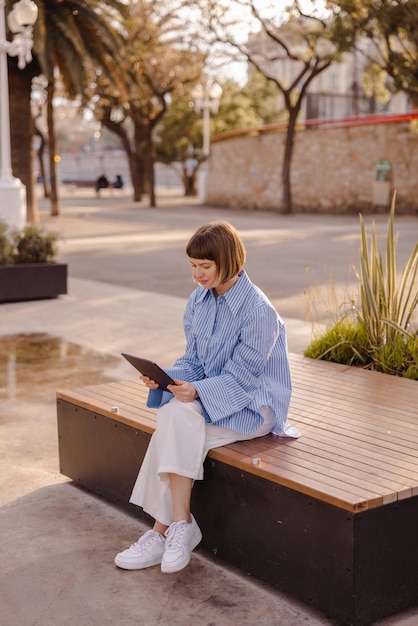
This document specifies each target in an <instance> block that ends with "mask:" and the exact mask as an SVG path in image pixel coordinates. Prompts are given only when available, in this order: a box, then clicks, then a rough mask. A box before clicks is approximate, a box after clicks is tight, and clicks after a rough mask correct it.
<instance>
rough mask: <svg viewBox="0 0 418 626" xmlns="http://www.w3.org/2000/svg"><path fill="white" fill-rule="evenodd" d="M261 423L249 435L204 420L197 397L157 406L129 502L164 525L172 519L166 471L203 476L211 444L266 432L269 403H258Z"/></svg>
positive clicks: (269, 424)
mask: <svg viewBox="0 0 418 626" xmlns="http://www.w3.org/2000/svg"><path fill="white" fill-rule="evenodd" d="M260 413H261V414H262V415H263V417H264V423H263V424H262V426H261V427H260V428H259V429H258V430H256V431H255V432H254V433H251V434H250V435H243V434H242V433H238V432H236V431H234V430H229V429H228V428H220V427H219V426H215V425H213V424H207V423H206V422H205V419H204V417H203V415H202V405H201V404H200V402H198V401H197V400H194V401H193V402H180V401H179V400H177V399H176V398H173V399H172V400H170V402H168V403H167V404H165V405H164V406H162V407H161V408H160V409H158V413H157V428H156V430H155V432H154V434H153V435H152V437H151V441H150V443H149V446H148V450H147V452H146V454H145V457H144V460H143V462H142V466H141V469H140V471H139V474H138V478H137V479H136V482H135V485H134V487H133V490H132V494H131V497H130V502H132V503H133V504H136V505H138V506H141V507H142V508H143V509H144V511H145V512H146V513H148V514H149V515H151V517H153V518H154V519H155V520H158V521H159V522H161V523H162V524H164V525H165V526H169V525H170V524H171V523H172V521H173V509H172V502H171V492H170V482H169V479H168V474H178V475H180V476H187V477H188V478H191V479H193V480H202V479H203V462H204V460H205V458H206V455H207V453H208V452H209V450H211V449H212V448H218V447H219V446H224V445H227V444H228V443H233V442H234V441H242V440H246V439H255V438H256V437H262V436H263V435H266V434H267V433H269V432H270V430H271V428H272V426H273V422H274V416H273V414H272V412H271V410H270V408H269V407H262V408H261V410H260Z"/></svg>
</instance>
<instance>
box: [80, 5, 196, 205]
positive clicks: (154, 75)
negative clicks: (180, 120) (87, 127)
mask: <svg viewBox="0 0 418 626" xmlns="http://www.w3.org/2000/svg"><path fill="white" fill-rule="evenodd" d="M187 4H188V2H185V1H184V0H174V1H171V2H168V3H167V1H163V0H148V1H144V0H137V1H136V2H134V3H132V4H131V9H130V10H131V15H132V19H131V20H130V21H129V23H127V29H126V39H125V59H124V61H123V64H122V66H121V68H120V72H119V73H120V77H121V85H119V86H117V87H115V86H114V85H113V84H112V83H111V82H110V81H109V80H108V79H107V78H106V77H103V76H102V75H101V73H100V72H99V73H96V78H95V83H94V86H93V91H92V95H91V103H92V104H91V108H92V110H93V111H94V114H95V116H96V117H97V119H98V120H99V121H100V122H101V123H102V124H103V126H105V127H106V128H107V129H109V130H110V131H112V132H114V133H116V134H117V135H118V136H119V137H120V139H121V142H122V145H123V147H124V149H125V151H126V154H127V157H128V163H129V168H130V174H131V180H132V185H133V188H134V201H136V202H139V201H140V200H141V198H142V194H143V192H144V189H145V187H146V190H147V192H148V193H149V198H150V206H155V204H156V199H155V185H154V162H155V158H156V155H155V147H154V132H155V129H156V127H157V125H158V123H159V122H160V120H161V119H162V118H163V116H164V115H165V114H166V111H167V109H168V106H169V103H170V101H171V100H172V98H173V97H175V96H173V94H180V93H182V91H183V90H184V89H185V86H186V85H188V84H189V83H193V82H195V81H196V80H197V78H198V77H199V76H200V74H201V71H202V67H203V62H204V55H203V54H202V53H201V52H200V51H199V50H198V48H197V46H196V33H194V32H193V30H192V28H190V29H188V30H186V31H185V28H184V21H183V19H181V10H182V9H184V7H185V6H186V5H187Z"/></svg>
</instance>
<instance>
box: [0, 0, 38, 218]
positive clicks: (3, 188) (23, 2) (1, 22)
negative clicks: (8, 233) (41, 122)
mask: <svg viewBox="0 0 418 626" xmlns="http://www.w3.org/2000/svg"><path fill="white" fill-rule="evenodd" d="M37 17H38V7H37V6H36V4H35V3H34V2H32V0H19V1H18V2H16V3H15V4H14V6H13V8H12V10H11V11H10V13H9V14H8V16H7V24H8V26H9V29H10V30H11V32H12V33H13V34H14V36H13V39H12V41H7V39H6V22H5V2H4V0H0V144H1V161H0V166H1V167H0V220H2V221H3V222H5V223H6V224H7V225H8V226H9V228H11V229H18V230H21V229H22V228H23V226H24V224H25V222H26V189H25V186H24V185H23V183H22V181H20V180H19V179H18V178H15V177H14V176H13V173H12V166H11V161H12V159H11V150H10V115H9V81H8V73H7V55H8V54H9V55H10V56H17V58H18V68H19V69H21V70H22V69H24V67H25V66H26V64H27V63H30V61H31V60H32V54H31V50H32V45H33V39H32V27H33V24H34V23H35V22H36V18H37Z"/></svg>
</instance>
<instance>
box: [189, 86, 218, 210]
mask: <svg viewBox="0 0 418 626" xmlns="http://www.w3.org/2000/svg"><path fill="white" fill-rule="evenodd" d="M192 95H193V98H194V101H195V111H196V113H200V112H201V111H203V155H204V157H205V162H204V164H203V168H202V169H201V170H200V177H199V196H200V199H201V200H206V199H207V196H208V187H207V186H208V173H209V154H210V114H211V113H213V114H216V113H217V112H218V110H219V103H220V101H221V95H222V87H221V86H220V85H218V83H212V84H211V85H205V86H203V85H196V87H195V88H194V90H193V94H192Z"/></svg>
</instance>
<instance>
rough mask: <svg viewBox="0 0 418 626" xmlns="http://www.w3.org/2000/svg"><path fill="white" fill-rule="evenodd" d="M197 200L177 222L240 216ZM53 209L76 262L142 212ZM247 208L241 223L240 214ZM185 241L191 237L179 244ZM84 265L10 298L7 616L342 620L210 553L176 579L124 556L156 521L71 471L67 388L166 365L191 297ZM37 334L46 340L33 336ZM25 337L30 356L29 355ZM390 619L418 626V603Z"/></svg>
mask: <svg viewBox="0 0 418 626" xmlns="http://www.w3.org/2000/svg"><path fill="white" fill-rule="evenodd" d="M161 202H162V205H163V207H165V209H163V211H162V213H161V216H162V217H163V216H164V210H165V211H166V213H165V216H167V211H169V210H172V208H175V207H176V202H178V205H177V206H182V207H184V199H177V200H175V199H173V198H172V197H170V196H168V195H167V196H165V195H164V196H163V197H162V198H161ZM170 207H171V208H170ZM106 208H108V213H107V214H106V210H104V209H106ZM186 208H187V211H186V212H185V213H182V214H181V215H180V213H181V212H180V211H179V217H178V220H179V221H180V222H181V220H182V219H184V220H185V223H187V227H188V228H190V227H189V225H188V224H189V222H188V221H187V222H186V220H189V221H190V219H191V218H190V216H191V212H192V211H195V210H200V211H201V213H200V214H199V215H197V216H195V217H194V220H198V221H199V223H203V222H204V221H209V220H211V219H218V218H219V217H220V216H221V217H222V219H231V218H230V213H229V212H228V211H225V212H223V211H220V210H219V209H211V208H208V207H198V209H197V208H196V207H195V208H193V203H189V204H188V207H186ZM41 213H42V221H43V222H44V223H45V224H47V225H48V226H51V227H53V228H55V229H56V228H58V230H59V231H60V232H61V234H62V235H63V237H64V244H63V250H62V252H61V256H62V257H69V258H71V259H73V260H74V263H75V264H76V258H77V250H78V251H79V254H81V251H82V250H83V249H84V250H85V249H86V244H87V242H88V241H89V240H92V245H93V248H89V250H93V253H91V263H93V262H94V258H93V257H94V250H96V251H97V250H99V249H101V248H102V247H106V246H110V245H112V244H111V241H112V240H113V241H115V238H116V239H117V237H119V238H120V239H119V241H118V245H120V246H122V247H126V246H128V245H129V241H128V240H129V237H130V236H132V231H131V229H130V227H129V226H130V222H129V220H130V216H131V215H132V209H131V208H130V204H129V200H128V198H127V197H126V196H122V197H120V196H117V197H116V196H115V195H114V196H109V197H106V198H102V199H101V200H100V201H99V200H97V199H96V198H95V197H94V196H92V197H89V196H87V197H84V196H82V195H77V194H74V196H67V197H66V198H65V208H64V212H63V215H62V217H59V218H54V219H51V218H49V217H48V215H47V211H46V208H45V205H43V204H41ZM235 216H236V218H237V219H238V217H239V215H238V213H236V214H235ZM241 217H242V216H241ZM92 218H94V219H92ZM149 218H150V216H149V215H148V214H147V211H146V208H145V207H144V210H143V211H142V213H141V219H140V222H141V223H142V222H143V223H144V224H146V223H147V220H148V219H149ZM135 219H136V220H137V219H138V218H137V217H136V218H135ZM244 219H247V220H248V219H249V216H248V215H247V216H244ZM322 219H323V220H324V227H326V224H325V219H324V218H322ZM326 219H327V220H328V219H330V218H326ZM331 219H332V218H331ZM153 220H155V213H154V216H153ZM257 220H258V222H257V228H258V229H262V228H263V224H262V221H261V220H262V217H260V218H257ZM192 221H193V220H192ZM231 221H233V220H232V219H231ZM184 228H185V227H184V225H183V226H181V228H180V227H179V229H178V231H179V232H180V231H181V232H182V229H183V230H184ZM153 229H154V230H155V227H154V226H153ZM193 229H194V226H193V225H192V230H193ZM186 230H187V229H186ZM253 230H255V229H253ZM165 231H166V228H165V223H162V224H161V232H159V241H158V242H156V241H155V237H154V239H153V241H151V242H150V231H149V230H147V229H146V227H145V226H144V233H147V237H148V243H147V245H152V246H157V245H158V247H159V248H160V250H162V249H163V248H164V235H163V234H164V232H165ZM176 232H177V231H176ZM179 236H180V235H179ZM254 236H255V235H254ZM151 239H152V238H151ZM185 240H186V238H185V237H183V239H181V241H179V246H180V247H181V246H184V242H185ZM83 242H84V243H83ZM171 243H172V242H171ZM135 244H137V240H135ZM83 263H87V261H86V258H84V260H83ZM109 267H110V266H109ZM81 270H82V268H80V271H79V272H78V274H79V275H80V274H81ZM86 273H87V270H86ZM79 275H74V274H73V273H72V272H71V269H70V280H69V290H68V294H67V295H65V296H62V297H60V298H58V299H56V300H44V301H37V302H25V303H13V304H3V305H0V367H1V369H0V382H1V385H0V392H1V396H0V399H1V405H0V428H1V434H2V436H1V438H0V541H1V559H0V624H1V625H2V626H34V625H36V626H67V625H68V626H69V625H70V624H71V625H72V624H77V625H80V626H96V625H97V626H103V625H107V624H109V625H110V624H112V625H115V624H116V625H118V624H124V626H134V625H141V626H142V625H144V626H154V625H155V626H156V625H157V624H158V625H159V626H166V625H167V626H171V625H173V624H178V625H179V626H195V625H197V626H200V625H201V626H209V625H212V624H216V625H218V626H229V625H230V624H231V625H232V624H234V626H235V625H236V624H240V625H241V624H242V625H244V626H245V625H250V624H251V625H252V626H253V625H254V624H257V625H260V626H275V625H280V626H302V625H309V626H317V625H318V626H319V625H327V624H328V625H329V624H334V623H335V622H333V621H332V620H330V619H328V618H327V616H324V615H322V614H321V613H319V612H317V611H315V610H312V609H311V608H310V607H308V606H306V605H303V604H301V603H299V602H297V601H295V600H294V599H293V598H290V597H289V596H287V595H285V594H282V593H280V592H279V591H277V590H276V589H274V590H273V589H271V588H270V587H268V586H266V585H264V584H262V583H260V582H259V581H256V580H254V579H252V578H250V577H247V576H244V575H243V574H241V573H240V572H239V571H236V570H234V569H232V568H229V567H227V566H224V565H223V564H220V563H218V562H215V561H213V560H212V559H211V558H210V556H209V555H207V554H204V553H203V552H200V551H199V550H197V551H196V552H195V553H194V554H193V557H192V561H191V564H190V565H189V567H188V568H186V569H185V570H184V571H183V572H179V573H178V574H174V575H170V576H168V575H162V574H161V572H160V570H159V568H151V569H150V570H147V571H143V572H124V571H121V570H118V569H117V568H116V567H115V566H114V565H113V557H114V554H115V552H116V551H119V550H121V549H123V548H125V547H127V545H129V543H131V542H132V541H133V540H135V539H136V538H137V537H138V536H139V535H140V534H141V533H142V532H143V531H144V530H146V526H145V525H144V524H143V523H142V522H139V521H138V520H137V519H136V518H134V517H133V516H131V515H129V514H128V513H126V512H125V511H123V510H120V509H118V508H117V507H115V506H113V505H111V504H109V503H108V502H105V501H103V500H100V499H99V498H97V497H96V496H93V495H92V494H90V493H87V492H85V491H83V490H81V489H80V488H78V487H77V486H75V485H74V484H73V483H72V482H70V481H68V480H67V479H66V478H65V477H64V476H62V475H60V474H59V463H58V454H57V433H56V411H55V391H56V390H57V389H58V388H63V387H74V386H79V385H84V384H96V383H99V382H102V381H106V380H115V379H118V378H134V377H135V374H134V372H133V370H132V368H131V366H129V364H127V363H125V362H124V361H123V360H122V359H121V358H120V356H119V355H120V352H121V351H134V352H138V350H139V346H140V350H141V353H142V354H143V355H144V356H148V357H150V358H153V359H156V360H158V361H159V362H161V363H162V364H166V363H170V362H172V360H173V359H174V358H175V357H176V356H177V355H178V354H179V353H181V351H182V348H183V345H184V343H183V333H182V314H183V310H184V304H185V296H181V297H179V296H176V295H169V294H167V293H158V292H153V291H151V290H141V289H137V288H132V287H128V286H125V285H123V284H115V281H116V279H115V281H114V282H113V283H110V282H105V281H104V282H102V280H91V279H90V278H85V277H84V278H80V276H79ZM87 275H88V273H87ZM255 282H257V281H255ZM291 306H294V305H293V304H292V305H291ZM297 306H299V305H297ZM297 306H296V309H297ZM296 309H295V310H296ZM289 320H291V321H288V319H287V318H286V317H285V321H286V324H287V327H288V332H289V344H290V347H291V349H292V350H293V351H298V350H302V349H303V346H304V345H306V343H307V340H308V339H309V336H310V327H309V325H306V323H305V322H304V321H303V319H301V318H300V317H299V318H298V317H297V316H295V317H289ZM33 334H37V337H38V339H39V343H37V342H36V341H34V342H33V343H31V339H30V338H31V337H32V336H33ZM39 334H42V336H40V337H39ZM15 335H19V336H20V341H18V340H17V339H16V338H15ZM22 335H23V336H22ZM24 346H27V353H28V358H27V359H24V358H23V356H22V348H23V347H24ZM42 346H44V348H43V347H42ZM379 624H381V625H382V626H383V624H385V626H389V625H390V626H391V625H395V624H396V625H399V626H413V625H414V626H416V624H418V611H411V612H408V613H407V614H404V615H402V616H396V617H393V618H389V619H387V620H384V621H381V622H379Z"/></svg>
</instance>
